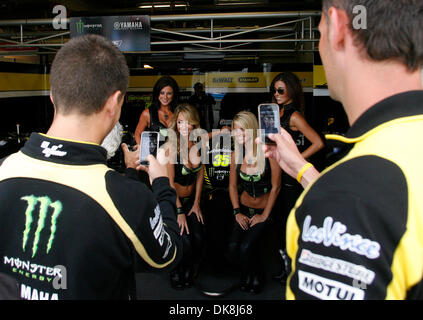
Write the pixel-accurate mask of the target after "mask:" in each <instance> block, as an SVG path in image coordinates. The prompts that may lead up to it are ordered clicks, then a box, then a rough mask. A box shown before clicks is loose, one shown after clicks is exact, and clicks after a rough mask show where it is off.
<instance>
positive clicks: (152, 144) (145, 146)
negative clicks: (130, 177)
mask: <svg viewBox="0 0 423 320" xmlns="http://www.w3.org/2000/svg"><path fill="white" fill-rule="evenodd" d="M158 137H159V134H158V133H157V132H143V133H142V135H141V154H140V162H141V164H143V163H142V162H145V159H146V158H147V156H148V155H150V154H152V155H153V156H154V157H157V147H158Z"/></svg>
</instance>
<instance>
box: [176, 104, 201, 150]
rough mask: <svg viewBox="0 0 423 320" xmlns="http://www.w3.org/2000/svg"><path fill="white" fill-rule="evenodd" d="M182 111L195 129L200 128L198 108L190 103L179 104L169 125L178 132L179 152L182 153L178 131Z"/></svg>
mask: <svg viewBox="0 0 423 320" xmlns="http://www.w3.org/2000/svg"><path fill="white" fill-rule="evenodd" d="M180 113H182V114H183V115H184V117H185V119H186V120H187V121H188V123H189V124H190V125H192V126H193V127H194V128H193V130H195V129H200V116H199V115H198V111H197V109H196V108H194V107H193V106H191V105H190V104H188V103H181V104H179V105H178V106H177V107H176V109H175V112H174V113H173V118H172V122H171V124H170V126H169V129H172V130H173V131H174V132H175V133H176V138H177V153H178V154H179V153H180V136H181V135H180V133H179V131H178V117H179V114H180Z"/></svg>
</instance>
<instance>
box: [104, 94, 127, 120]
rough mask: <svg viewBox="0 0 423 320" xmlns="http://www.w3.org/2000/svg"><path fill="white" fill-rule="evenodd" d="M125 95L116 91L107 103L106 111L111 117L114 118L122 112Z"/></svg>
mask: <svg viewBox="0 0 423 320" xmlns="http://www.w3.org/2000/svg"><path fill="white" fill-rule="evenodd" d="M122 99H123V95H122V92H121V91H119V90H118V91H115V92H114V93H113V94H112V95H111V96H110V97H109V98H108V99H107V101H106V104H105V106H104V109H105V111H106V112H107V114H108V115H109V116H111V117H114V116H115V114H116V113H117V112H120V108H121V104H122Z"/></svg>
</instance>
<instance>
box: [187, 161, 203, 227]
mask: <svg viewBox="0 0 423 320" xmlns="http://www.w3.org/2000/svg"><path fill="white" fill-rule="evenodd" d="M203 180H204V165H202V166H201V169H200V171H198V173H197V180H196V182H195V199H194V204H193V206H192V208H191V210H190V212H189V213H188V215H191V213H193V212H194V213H195V214H196V215H197V219H198V222H201V223H202V224H204V220H203V214H202V213H201V208H200V201H201V192H202V190H203Z"/></svg>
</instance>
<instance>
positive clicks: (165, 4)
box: [138, 2, 188, 9]
mask: <svg viewBox="0 0 423 320" xmlns="http://www.w3.org/2000/svg"><path fill="white" fill-rule="evenodd" d="M171 6H172V4H171V3H170V2H157V3H152V2H150V3H145V4H141V5H139V6H138V8H140V9H152V8H155V9H156V8H158V9H163V8H170V7H171ZM173 6H174V7H175V8H182V7H183V8H185V7H187V6H188V5H187V4H186V3H185V2H177V3H174V4H173Z"/></svg>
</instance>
